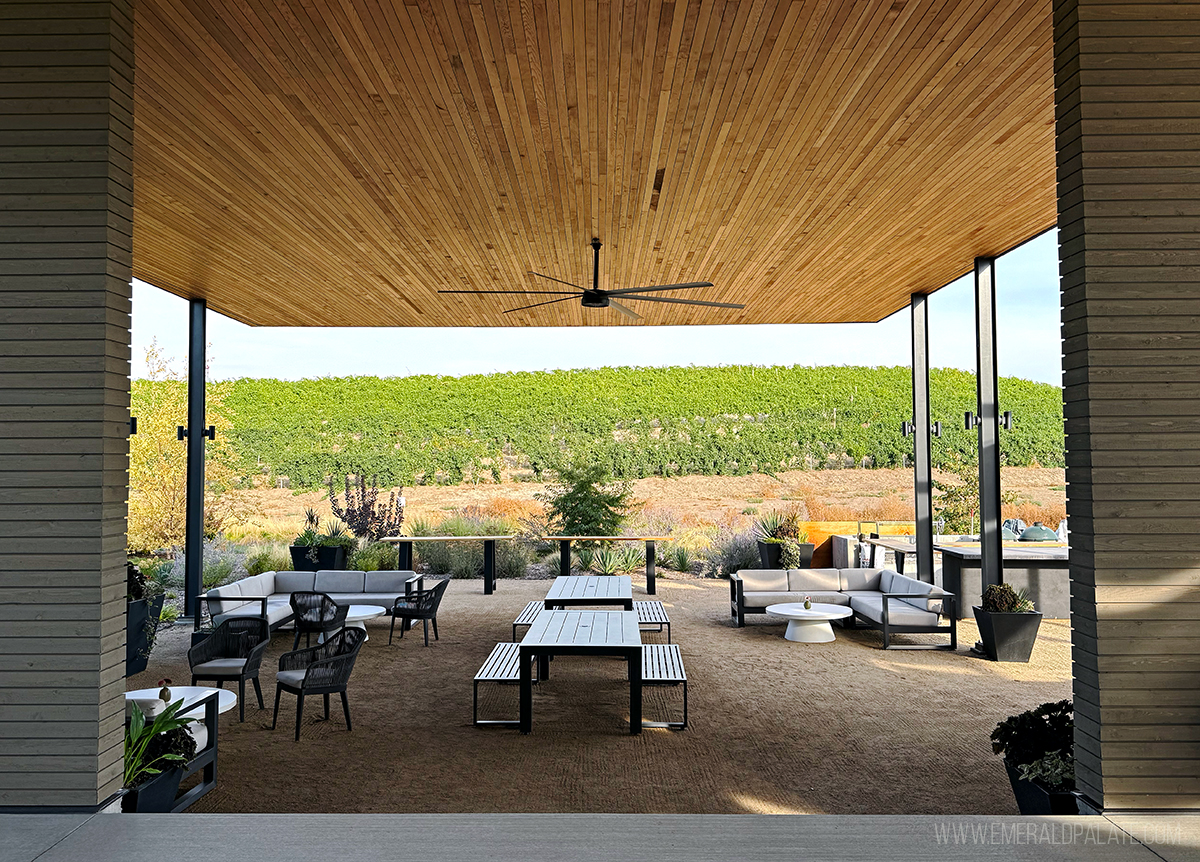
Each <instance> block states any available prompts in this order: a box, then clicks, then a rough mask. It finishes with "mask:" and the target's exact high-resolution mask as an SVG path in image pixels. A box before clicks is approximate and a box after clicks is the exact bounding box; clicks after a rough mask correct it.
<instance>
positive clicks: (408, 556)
mask: <svg viewBox="0 0 1200 862" xmlns="http://www.w3.org/2000/svg"><path fill="white" fill-rule="evenodd" d="M412 546H413V543H412V542H397V543H396V557H397V561H396V568H398V569H399V570H400V571H402V572H411V571H412V563H413V548H412Z"/></svg>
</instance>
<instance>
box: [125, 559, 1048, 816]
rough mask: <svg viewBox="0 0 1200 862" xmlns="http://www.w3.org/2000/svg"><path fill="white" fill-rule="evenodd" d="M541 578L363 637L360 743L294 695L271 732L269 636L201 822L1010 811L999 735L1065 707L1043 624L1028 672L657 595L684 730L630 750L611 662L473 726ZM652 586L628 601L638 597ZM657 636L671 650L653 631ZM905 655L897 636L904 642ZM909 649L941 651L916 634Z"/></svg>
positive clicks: (639, 739) (564, 673)
mask: <svg viewBox="0 0 1200 862" xmlns="http://www.w3.org/2000/svg"><path fill="white" fill-rule="evenodd" d="M548 587H549V582H548V581H500V582H499V585H498V588H497V592H496V593H495V595H492V596H484V595H483V594H482V582H481V581H478V580H473V581H472V580H466V581H454V582H452V583H451V584H450V587H449V589H448V590H447V593H446V596H445V598H444V600H443V602H442V607H441V612H440V614H439V628H440V631H441V640H440V641H436V642H432V641H431V646H430V647H429V648H428V649H426V648H425V647H423V646H422V644H421V637H420V629H419V628H418V629H414V630H412V631H410V632H409V633H408V634H407V635H406V636H405V637H404V639H403V640H402V641H401V640H397V641H396V642H395V643H394V644H393V645H392V646H388V643H387V619H386V618H381V619H379V620H375V621H371V622H368V623H367V630H368V632H369V633H370V635H371V638H370V640H369V641H368V642H367V643H366V644H365V645H364V647H363V651H362V653H361V655H360V658H359V661H358V664H357V666H356V668H355V670H354V675H353V677H352V678H351V681H350V703H351V710H352V718H353V721H354V730H353V731H352V732H349V733H348V732H347V731H346V728H345V725H344V723H343V721H342V719H341V715H340V710H339V709H337V708H336V707H337V702H336V698H335V700H334V707H335V708H334V710H333V712H332V715H333V720H332V721H328V722H326V721H321V720H319V719H318V717H319V715H320V706H319V699H315V698H314V699H312V700H313V701H314V702H312V703H310V704H307V705H306V717H305V724H304V727H303V733H302V736H301V740H300V742H298V743H297V742H295V741H293V728H294V721H295V700H294V698H292V697H291V696H289V695H287V694H285V695H284V698H283V705H282V707H281V710H280V722H279V728H278V729H277V730H274V731H272V730H271V729H270V723H271V712H270V707H271V704H272V699H273V697H274V691H275V685H274V670H275V668H276V667H277V666H278V657H279V655H280V654H281V653H282V652H284V651H286V650H287V649H289V648H290V647H291V642H292V637H291V633H290V632H288V633H282V632H281V633H279V634H277V635H276V637H275V639H274V641H273V642H272V645H271V647H270V649H269V652H268V654H267V658H266V659H265V660H264V662H263V671H262V677H261V678H262V686H263V694H264V697H265V699H266V704H267V710H265V711H259V710H258V708H257V704H256V703H254V698H253V694H252V693H251V694H250V696H249V698H248V701H249V702H248V703H247V708H246V721H245V723H242V724H239V723H238V720H237V711H236V710H234V711H232V712H229V713H226V714H225V715H223V716H221V731H220V734H221V735H220V771H219V782H218V787H217V789H216V790H214V791H213V792H212V793H210V794H209V795H208V796H206V797H205V798H204V799H202V800H200V802H199V803H197V805H196V806H194V808H193V810H194V811H199V812H281V813H284V812H334V813H350V812H418V813H450V812H554V813H559V812H622V813H656V814H675V813H678V814H694V813H704V814H788V813H808V814H851V813H862V814H1015V813H1016V806H1015V804H1014V802H1013V797H1012V792H1011V790H1010V788H1009V785H1008V779H1007V777H1006V775H1005V772H1004V769H1003V766H1002V765H1001V762H1000V758H998V757H996V756H994V755H993V754H992V753H991V747H990V742H989V739H988V736H989V734H990V733H991V731H992V728H993V727H994V726H995V724H996V722H997V721H999V720H1001V719H1003V718H1004V717H1006V716H1008V715H1010V714H1012V713H1015V712H1019V711H1021V710H1024V709H1028V708H1030V707H1032V706H1036V705H1037V704H1039V703H1042V702H1044V701H1048V700H1060V699H1062V698H1067V697H1070V695H1071V681H1070V680H1071V675H1070V630H1069V624H1068V622H1067V621H1065V620H1054V621H1050V620H1048V621H1045V622H1043V624H1042V630H1041V633H1040V635H1039V637H1038V642H1037V646H1036V648H1035V650H1034V654H1033V660H1032V661H1031V662H1030V663H1029V664H1027V665H1024V664H997V663H994V662H988V661H984V660H981V659H977V658H973V657H971V656H969V655H968V654H967V652H966V651H967V649H968V648H969V647H970V645H971V644H973V643H974V642H975V639H976V630H975V626H974V625H973V624H972V623H966V622H964V623H962V624H961V625H960V628H959V651H958V653H957V654H951V653H948V652H944V651H919V652H909V651H895V650H891V651H886V652H885V651H883V650H881V649H879V645H880V642H881V641H880V636H879V634H878V633H876V632H873V631H869V630H856V631H845V630H843V629H840V628H837V627H836V626H835V632H836V635H837V639H836V641H835V642H834V643H831V644H820V645H807V644H794V643H790V642H787V641H785V640H783V637H782V633H783V629H784V626H783V624H781V623H777V622H774V621H769V620H768V619H767V618H766V617H751V618H750V620H752V621H748V623H747V626H746V628H744V629H736V628H733V627H732V626H731V625H730V620H729V612H728V582H726V581H716V580H700V579H687V580H684V579H672V580H667V579H662V578H660V579H659V581H658V593H659V595H658V596H657V598H658V599H660V600H662V601H663V602H664V603H665V604H666V607H667V611H668V613H669V615H670V617H671V619H672V622H673V624H674V625H673V632H672V635H673V638H672V639H673V641H674V642H676V643H678V644H679V645H680V647H681V650H682V653H683V657H684V663H685V665H686V668H687V672H688V676H689V679H690V689H689V700H690V703H689V706H690V718H691V725H690V727H689V728H688V729H687V730H686V731H682V732H672V731H669V730H647V731H644V732H643V733H642V734H641V735H640V736H630V735H629V734H628V732H627V725H626V724H625V720H626V717H627V708H628V686H627V683H626V681H625V678H624V669H623V664H622V663H621V662H619V661H616V660H601V659H584V658H575V657H560V658H558V659H557V660H555V662H554V664H553V671H552V676H551V678H550V680H549V681H547V682H546V683H544V684H541V685H538V686H535V688H534V724H533V733H532V734H531V735H529V736H522V735H520V734H519V733H518V732H517V731H516V730H514V729H507V728H479V729H477V728H475V727H473V726H472V725H471V680H472V677H473V676H474V674H475V671H476V669H477V668H478V667H479V665H480V664H481V663H482V661H483V659H484V658H485V657H486V656H487V654H488V652H489V651H490V650H491V648H492V647H493V646H494V645H495V644H496V643H497V642H498V641H505V640H509V639H510V638H511V636H512V635H511V623H512V620H513V618H514V617H515V616H516V615H517V614H518V613H519V612H520V611H521V610H522V608H524V606H525V604H526V602H529V601H532V600H535V599H540V598H542V597H543V596H544V595H545V592H546V590H547V588H548ZM645 598H646V596H645V591H644V589H643V588H642V584H641V582H640V579H635V581H634V599H635V600H642V599H645ZM187 634H188V633H187V632H185V631H183V630H172V631H168V632H165V633H163V634H162V635H161V637H160V642H159V645H158V646H157V647H156V649H155V652H154V655H153V657H152V658H151V662H150V667H149V668H148V670H147V671H146V673H144V674H141V675H139V676H137V677H133V678H131V679H130V680H129V681H128V687H129V688H130V689H133V688H142V687H148V686H152V685H155V684H156V683H157V680H158V679H159V678H161V677H170V678H171V679H173V680H174V681H175V682H176V683H177V684H179V683H181V684H186V683H187V682H189V681H190V680H189V677H188V669H187V660H186V655H185V652H186V644H187V640H188V639H187ZM645 639H646V640H647V641H652V640H660V639H665V638H664V636H662V635H658V634H657V633H652V634H647V635H645ZM901 640H905V638H903V637H902V638H901ZM907 640H910V641H918V640H926V641H929V640H937V638H934V637H933V636H916V635H914V636H909V637H908V638H907ZM481 704H482V707H483V709H484V710H486V711H487V712H488V713H490V715H489V717H515V716H516V711H517V689H516V687H515V686H495V685H491V686H485V687H484V688H483V689H482V690H481ZM679 705H680V695H679V692H678V690H677V689H670V688H648V689H647V690H646V698H645V715H646V718H647V719H661V718H665V717H667V716H668V713H669V714H670V715H677V714H678V712H679Z"/></svg>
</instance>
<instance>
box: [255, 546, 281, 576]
mask: <svg viewBox="0 0 1200 862" xmlns="http://www.w3.org/2000/svg"><path fill="white" fill-rule="evenodd" d="M291 570H292V555H291V554H289V553H287V552H286V551H283V550H280V549H279V548H265V549H262V550H255V551H254V552H252V553H251V554H250V555H249V556H247V557H246V574H248V575H261V574H262V573H263V572H290V571H291Z"/></svg>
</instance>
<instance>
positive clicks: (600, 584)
mask: <svg viewBox="0 0 1200 862" xmlns="http://www.w3.org/2000/svg"><path fill="white" fill-rule="evenodd" d="M597 605H620V606H621V607H622V608H624V609H625V610H627V611H631V610H633V580H632V579H631V578H630V577H629V575H559V576H558V577H557V578H555V579H554V583H553V584H552V585H551V586H550V590H549V592H547V593H546V610H548V611H551V610H554V609H555V608H569V607H595V606H597Z"/></svg>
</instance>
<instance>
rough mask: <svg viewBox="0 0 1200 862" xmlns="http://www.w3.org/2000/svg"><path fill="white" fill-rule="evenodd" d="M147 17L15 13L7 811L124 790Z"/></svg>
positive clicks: (5, 81) (3, 50) (3, 296)
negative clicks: (133, 317) (141, 37)
mask: <svg viewBox="0 0 1200 862" xmlns="http://www.w3.org/2000/svg"><path fill="white" fill-rule="evenodd" d="M131 5H132V4H131V2H130V0H104V2H76V3H61V4H60V3H53V2H48V3H15V2H0V95H2V98H0V806H26V805H31V806H33V805H36V806H41V805H47V806H89V805H96V804H97V803H98V802H100V801H102V800H104V799H105V798H107V797H108V796H109V795H111V794H112V793H113V792H114V791H115V790H117V789H118V788H119V787H120V784H121V757H122V741H123V724H124V698H123V696H122V693H123V691H124V687H125V516H126V496H127V485H128V461H129V455H128V453H129V444H128V439H127V433H128V421H129V312H130V285H129V283H130V280H131V278H132V266H133V261H132V254H133V252H132V249H133V240H132V235H133V230H132V221H133V164H132V162H133V143H132V142H133V21H132V8H131Z"/></svg>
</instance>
